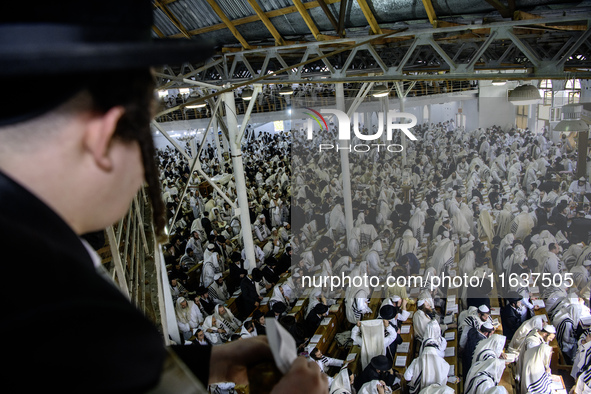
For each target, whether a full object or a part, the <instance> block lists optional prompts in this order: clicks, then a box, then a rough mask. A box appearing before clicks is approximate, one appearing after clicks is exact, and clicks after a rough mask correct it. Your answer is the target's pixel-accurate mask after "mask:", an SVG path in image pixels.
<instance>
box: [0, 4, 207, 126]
mask: <svg viewBox="0 0 591 394" xmlns="http://www.w3.org/2000/svg"><path fill="white" fill-rule="evenodd" d="M81 7H82V3H81V2H79V1H76V0H63V1H60V2H58V3H56V2H48V1H40V0H33V1H20V2H19V1H17V2H11V3H10V4H9V5H7V8H8V9H7V10H6V12H4V13H3V14H2V17H1V19H0V70H1V73H2V78H1V81H2V83H3V85H4V86H5V87H6V88H7V89H8V90H10V91H11V92H13V94H16V96H17V97H16V99H13V100H7V102H6V103H5V105H3V106H2V109H1V110H0V119H2V121H1V122H0V124H13V123H17V122H22V121H25V120H28V119H32V118H34V117H37V116H39V115H42V114H44V113H46V112H48V111H50V110H52V109H53V108H56V107H58V106H59V105H60V104H62V103H63V102H65V101H66V100H68V99H69V98H70V97H72V96H74V94H76V93H77V92H79V91H81V90H83V89H84V88H86V86H87V85H88V83H89V81H90V79H89V78H88V76H89V75H94V74H104V73H106V72H119V71H123V70H137V69H147V68H148V67H150V66H160V65H163V64H180V63H184V62H197V61H201V60H206V59H208V58H209V57H210V56H211V55H213V53H214V51H213V49H214V45H213V44H212V43H211V42H208V41H206V40H204V39H190V40H187V39H155V38H152V26H153V25H154V16H153V13H154V10H153V4H152V2H151V1H148V0H104V1H103V0H88V1H85V2H84V3H83V7H82V8H81ZM18 77H22V78H18ZM25 77H26V78H25ZM66 78H67V79H66ZM64 81H67V82H64ZM24 83H26V84H29V86H37V88H36V93H35V95H36V99H37V100H36V102H37V105H34V106H32V105H22V101H21V100H20V98H21V96H22V95H24V94H25V93H19V90H23V91H26V90H27V89H22V88H21V86H22V85H23V84H24ZM17 84H18V85H17Z"/></svg>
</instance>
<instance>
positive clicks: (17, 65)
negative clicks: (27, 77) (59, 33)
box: [0, 40, 214, 76]
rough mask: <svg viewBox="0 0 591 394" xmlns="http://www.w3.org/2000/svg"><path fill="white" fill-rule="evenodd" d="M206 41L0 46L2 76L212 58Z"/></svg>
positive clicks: (61, 72)
mask: <svg viewBox="0 0 591 394" xmlns="http://www.w3.org/2000/svg"><path fill="white" fill-rule="evenodd" d="M213 54H214V45H213V44H212V43H211V42H209V41H205V40H200V41H196V40H153V41H146V42H116V43H67V44H64V43H57V44H54V45H52V44H50V43H49V44H48V43H44V44H43V45H36V44H31V45H24V46H20V47H19V48H18V49H17V48H14V47H13V46H11V47H8V48H6V47H3V46H0V75H2V76H15V75H24V74H31V73H35V74H41V75H50V74H54V75H59V74H67V73H95V72H104V71H115V70H124V69H136V68H144V67H150V66H160V65H165V64H171V65H172V64H181V63H184V62H198V61H203V60H207V59H209V58H210V57H211V56H212V55H213Z"/></svg>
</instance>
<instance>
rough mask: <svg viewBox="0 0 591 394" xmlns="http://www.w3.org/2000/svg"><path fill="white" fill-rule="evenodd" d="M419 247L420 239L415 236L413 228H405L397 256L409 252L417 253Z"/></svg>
mask: <svg viewBox="0 0 591 394" xmlns="http://www.w3.org/2000/svg"><path fill="white" fill-rule="evenodd" d="M418 248H419V241H418V240H417V239H416V238H415V237H414V236H413V232H412V230H410V229H409V230H405V231H404V234H402V241H401V245H400V251H399V253H397V257H400V256H404V255H405V254H407V253H413V254H415V255H416V254H417V250H418Z"/></svg>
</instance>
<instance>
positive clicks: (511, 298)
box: [505, 291, 523, 304]
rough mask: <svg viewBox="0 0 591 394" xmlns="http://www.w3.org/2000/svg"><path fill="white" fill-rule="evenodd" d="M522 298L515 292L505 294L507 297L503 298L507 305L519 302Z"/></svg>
mask: <svg viewBox="0 0 591 394" xmlns="http://www.w3.org/2000/svg"><path fill="white" fill-rule="evenodd" d="M522 298H523V297H522V296H521V295H520V294H519V293H518V292H516V291H510V292H508V293H507V296H505V301H507V302H508V303H509V304H513V303H515V302H517V301H520V300H521V299H522Z"/></svg>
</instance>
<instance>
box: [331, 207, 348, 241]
mask: <svg viewBox="0 0 591 394" xmlns="http://www.w3.org/2000/svg"><path fill="white" fill-rule="evenodd" d="M329 223H330V226H329V227H331V228H332V229H334V230H336V231H337V232H338V233H339V234H341V233H344V232H345V226H346V224H345V214H344V213H343V208H342V207H341V205H340V204H337V205H335V207H334V208H333V209H332V211H331V212H330V221H329Z"/></svg>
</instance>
